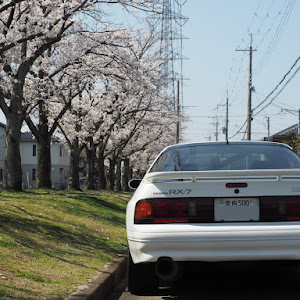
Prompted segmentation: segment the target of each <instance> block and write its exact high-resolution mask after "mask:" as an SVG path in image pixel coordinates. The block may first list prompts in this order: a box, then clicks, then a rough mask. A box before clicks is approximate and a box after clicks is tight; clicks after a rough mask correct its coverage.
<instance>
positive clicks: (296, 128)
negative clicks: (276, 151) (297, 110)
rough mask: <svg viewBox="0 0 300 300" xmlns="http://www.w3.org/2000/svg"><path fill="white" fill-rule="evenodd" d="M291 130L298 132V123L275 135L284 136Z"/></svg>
mask: <svg viewBox="0 0 300 300" xmlns="http://www.w3.org/2000/svg"><path fill="white" fill-rule="evenodd" d="M290 132H295V133H298V123H297V124H295V125H292V126H290V127H288V128H286V129H283V130H281V131H279V132H277V133H275V134H273V136H284V135H286V134H287V133H290Z"/></svg>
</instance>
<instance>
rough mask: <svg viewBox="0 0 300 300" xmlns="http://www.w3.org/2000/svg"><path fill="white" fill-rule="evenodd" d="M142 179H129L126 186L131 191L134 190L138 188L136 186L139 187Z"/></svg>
mask: <svg viewBox="0 0 300 300" xmlns="http://www.w3.org/2000/svg"><path fill="white" fill-rule="evenodd" d="M141 181H142V179H131V180H130V181H129V182H128V186H129V187H130V188H131V189H133V190H136V189H137V188H138V186H139V185H140V183H141Z"/></svg>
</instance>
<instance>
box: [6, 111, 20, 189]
mask: <svg viewBox="0 0 300 300" xmlns="http://www.w3.org/2000/svg"><path fill="white" fill-rule="evenodd" d="M22 121H23V120H22V116H21V114H20V113H19V114H18V113H17V112H15V111H14V110H13V109H12V110H11V112H10V113H9V114H8V115H6V122H7V123H6V135H5V161H4V174H3V188H4V189H6V190H14V191H21V190H22V167H21V155H20V142H21V127H22Z"/></svg>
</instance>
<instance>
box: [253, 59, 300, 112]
mask: <svg viewBox="0 0 300 300" xmlns="http://www.w3.org/2000/svg"><path fill="white" fill-rule="evenodd" d="M299 60H300V56H299V57H298V58H297V59H296V61H295V62H294V63H293V65H292V66H291V67H290V69H289V70H288V72H287V73H286V74H285V75H284V76H283V78H282V79H281V80H280V82H279V83H278V84H277V85H276V86H275V88H274V89H273V90H272V91H271V92H270V93H269V95H268V96H267V97H266V98H265V99H264V100H263V101H262V102H261V103H260V104H258V105H257V106H256V107H255V108H254V109H253V111H254V110H256V109H258V108H259V107H260V106H262V105H263V104H264V103H265V102H266V101H267V100H268V99H269V98H270V97H271V95H272V94H273V93H274V92H275V91H276V90H277V89H278V88H279V86H280V85H281V84H282V83H283V82H284V81H285V79H286V77H287V76H288V75H289V74H290V73H291V72H292V70H293V69H294V68H295V67H296V65H297V63H298V61H299ZM299 69H300V67H298V69H297V70H296V71H295V72H294V74H293V75H292V76H291V78H290V79H289V80H288V81H287V82H286V83H285V85H284V86H283V88H282V89H281V90H280V91H279V92H278V93H277V94H276V96H275V97H274V98H272V99H271V101H270V102H269V104H268V105H270V104H271V103H272V101H273V100H274V99H275V98H276V97H277V96H278V95H279V94H280V93H281V92H282V91H283V89H284V88H285V87H286V86H287V85H288V83H289V82H290V81H291V80H292V79H293V78H294V77H295V75H296V74H297V72H298V71H299ZM268 105H266V106H265V107H264V108H262V109H261V110H260V111H258V112H257V113H256V114H255V115H257V114H259V113H260V112H261V111H262V110H263V109H265V108H266V107H267V106H268Z"/></svg>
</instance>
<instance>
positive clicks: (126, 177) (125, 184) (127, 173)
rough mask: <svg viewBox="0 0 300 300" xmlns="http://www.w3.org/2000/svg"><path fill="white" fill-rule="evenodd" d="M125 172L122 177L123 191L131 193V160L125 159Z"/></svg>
mask: <svg viewBox="0 0 300 300" xmlns="http://www.w3.org/2000/svg"><path fill="white" fill-rule="evenodd" d="M123 161H124V171H123V176H122V190H123V191H124V192H129V186H128V181H129V180H130V177H131V176H130V175H131V174H130V173H131V172H130V166H129V159H128V158H125V159H124V160H123Z"/></svg>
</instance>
